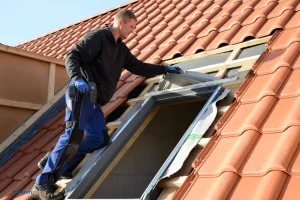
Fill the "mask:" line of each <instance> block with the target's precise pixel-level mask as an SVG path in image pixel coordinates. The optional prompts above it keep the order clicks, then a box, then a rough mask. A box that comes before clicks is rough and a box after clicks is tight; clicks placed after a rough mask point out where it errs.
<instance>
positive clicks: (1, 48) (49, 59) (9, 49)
mask: <svg viewBox="0 0 300 200" xmlns="http://www.w3.org/2000/svg"><path fill="white" fill-rule="evenodd" d="M1 51H3V52H6V53H10V54H15V55H19V56H24V57H27V58H32V59H35V60H40V61H44V62H49V63H54V64H58V65H63V66H64V65H65V62H64V60H60V59H57V58H54V57H50V56H44V55H41V54H37V53H34V52H31V51H26V50H22V49H18V48H16V47H12V46H7V45H4V44H1V43H0V52H1Z"/></svg>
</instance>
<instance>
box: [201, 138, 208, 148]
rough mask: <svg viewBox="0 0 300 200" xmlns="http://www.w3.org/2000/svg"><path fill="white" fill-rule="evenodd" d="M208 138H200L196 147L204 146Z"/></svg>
mask: <svg viewBox="0 0 300 200" xmlns="http://www.w3.org/2000/svg"><path fill="white" fill-rule="evenodd" d="M209 140H210V138H201V139H200V141H199V142H198V147H201V148H204V147H205V146H206V145H207V143H208V142H209Z"/></svg>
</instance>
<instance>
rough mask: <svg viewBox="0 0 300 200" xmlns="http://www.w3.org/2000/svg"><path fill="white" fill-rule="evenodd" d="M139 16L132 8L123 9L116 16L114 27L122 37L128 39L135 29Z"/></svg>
mask: <svg viewBox="0 0 300 200" xmlns="http://www.w3.org/2000/svg"><path fill="white" fill-rule="evenodd" d="M136 23H137V18H136V16H135V15H134V14H133V12H131V11H130V10H126V9H121V10H119V11H118V12H117V13H116V15H115V16H114V27H115V28H117V30H118V32H119V35H120V37H121V38H123V39H126V38H127V37H128V36H129V35H130V34H131V33H132V32H133V31H134V29H135V27H136Z"/></svg>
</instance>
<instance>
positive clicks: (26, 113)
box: [0, 45, 69, 142]
mask: <svg viewBox="0 0 300 200" xmlns="http://www.w3.org/2000/svg"><path fill="white" fill-rule="evenodd" d="M4 47H5V49H9V50H7V51H6V50H3V49H4ZM10 51H14V52H16V53H12V52H10ZM22 53H23V54H24V56H23V55H22ZM25 54H26V55H25ZM27 54H32V55H33V56H32V57H30V56H28V55H27ZM34 57H37V58H34ZM39 57H42V56H40V55H35V54H33V53H26V52H23V51H20V50H16V49H15V48H13V47H7V46H4V45H1V49H0V127H1V132H0V142H1V141H3V139H5V138H6V137H7V136H8V135H10V134H11V133H12V132H13V131H14V130H15V129H16V128H18V127H19V126H20V125H21V124H22V123H23V122H24V121H25V120H27V119H28V118H29V117H30V116H31V115H32V114H34V113H35V112H36V111H38V110H39V109H40V108H41V107H42V106H43V105H44V104H45V103H46V102H47V101H48V88H49V77H50V71H51V70H50V66H51V65H53V63H52V62H51V60H55V59H53V58H47V57H46V59H45V58H41V59H39ZM47 59H48V60H47ZM56 62H58V61H56ZM59 63H63V62H62V61H60V62H59ZM54 66H55V78H54V95H55V93H57V92H58V91H59V90H60V89H61V88H62V87H63V86H64V85H65V84H67V82H68V80H69V78H68V76H67V73H66V70H65V67H64V66H63V65H59V64H55V65H54ZM24 104H26V105H25V106H23V105H24ZM34 106H35V107H34Z"/></svg>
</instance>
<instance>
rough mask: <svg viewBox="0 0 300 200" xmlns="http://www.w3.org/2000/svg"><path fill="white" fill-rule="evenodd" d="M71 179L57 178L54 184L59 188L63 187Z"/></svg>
mask: <svg viewBox="0 0 300 200" xmlns="http://www.w3.org/2000/svg"><path fill="white" fill-rule="evenodd" d="M71 181H72V179H59V180H58V181H57V182H56V183H55V185H56V186H58V187H61V188H65V187H66V186H67V184H68V183H70V182H71Z"/></svg>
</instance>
